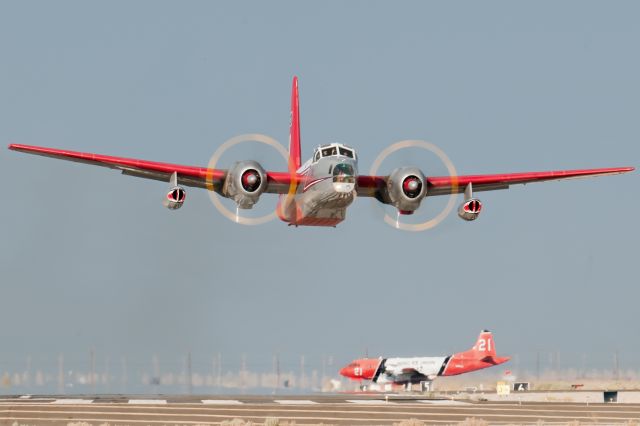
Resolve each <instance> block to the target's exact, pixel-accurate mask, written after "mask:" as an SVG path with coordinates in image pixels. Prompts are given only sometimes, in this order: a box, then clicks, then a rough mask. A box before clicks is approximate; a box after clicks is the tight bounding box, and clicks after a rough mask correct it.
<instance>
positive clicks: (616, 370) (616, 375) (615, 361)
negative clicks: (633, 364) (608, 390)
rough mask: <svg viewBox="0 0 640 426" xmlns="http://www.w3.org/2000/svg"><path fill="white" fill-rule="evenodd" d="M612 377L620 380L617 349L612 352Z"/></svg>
mask: <svg viewBox="0 0 640 426" xmlns="http://www.w3.org/2000/svg"><path fill="white" fill-rule="evenodd" d="M613 377H614V378H615V379H616V380H620V365H619V361H618V351H615V352H614V353H613Z"/></svg>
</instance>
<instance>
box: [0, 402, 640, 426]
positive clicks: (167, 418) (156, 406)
mask: <svg viewBox="0 0 640 426" xmlns="http://www.w3.org/2000/svg"><path fill="white" fill-rule="evenodd" d="M471 417H474V418H477V419H483V420H486V421H488V422H489V423H490V424H535V423H536V422H537V421H538V420H541V421H543V422H544V424H545V425H547V424H566V423H568V422H571V421H576V420H577V421H579V422H581V423H585V424H586V423H589V424H622V423H627V424H629V423H630V424H638V422H639V420H640V404H624V405H623V404H619V405H616V404H590V405H586V404H573V403H522V405H520V404H517V403H487V402H480V403H471V402H465V401H455V400H454V401H452V400H433V399H431V400H429V399H424V398H422V399H420V398H413V397H403V396H391V397H389V400H388V401H385V399H384V398H383V397H381V396H379V395H376V396H368V397H367V396H362V395H310V396H296V397H290V396H277V395H276V396H270V397H266V396H242V397H229V396H224V397H222V396H221V397H217V396H199V397H198V396H164V395H159V396H153V397H149V396H121V395H114V396H73V397H59V396H29V395H24V396H15V397H4V398H0V425H5V424H6V425H15V424H18V425H38V424H47V425H52V424H56V425H68V424H69V423H75V422H83V423H85V424H89V425H96V426H98V425H104V424H105V423H107V424H112V425H127V424H131V425H142V424H149V425H215V424H220V423H221V422H223V421H225V420H231V419H243V420H246V421H251V422H253V423H254V424H263V423H264V422H265V420H267V419H269V418H278V419H279V420H280V421H282V422H290V423H291V422H295V424H296V425H312V424H325V425H328V424H335V425H382V424H384V425H390V424H393V423H397V422H401V421H402V420H407V419H419V420H421V421H423V422H424V423H425V424H456V423H459V422H462V421H464V420H465V419H467V418H471ZM14 422H15V423H14Z"/></svg>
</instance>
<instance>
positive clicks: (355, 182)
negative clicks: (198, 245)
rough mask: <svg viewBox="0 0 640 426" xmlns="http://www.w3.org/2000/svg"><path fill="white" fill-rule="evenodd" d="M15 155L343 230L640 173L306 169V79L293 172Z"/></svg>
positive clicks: (32, 150)
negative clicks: (359, 210)
mask: <svg viewBox="0 0 640 426" xmlns="http://www.w3.org/2000/svg"><path fill="white" fill-rule="evenodd" d="M9 149H11V150H14V151H20V152H25V153H29V154H37V155H43V156H47V157H53V158H58V159H63V160H70V161H76V162H81V163H87V164H92V165H97V166H104V167H109V168H112V169H116V170H120V171H121V172H122V173H123V174H125V175H130V176H137V177H141V178H146V179H155V180H160V181H164V182H169V183H170V188H169V190H168V191H167V194H166V196H165V199H164V205H165V206H166V207H167V208H169V209H172V210H175V209H178V208H180V207H181V206H182V205H183V204H184V202H185V199H186V190H185V189H184V187H185V186H190V187H200V188H206V189H208V190H211V191H215V192H216V193H217V194H219V195H221V196H223V197H226V198H230V199H232V200H233V201H234V202H235V203H236V205H237V207H238V208H239V209H250V208H252V207H253V206H254V205H255V203H256V202H258V200H259V198H260V196H261V195H262V194H263V193H272V194H279V200H278V208H277V213H278V216H279V217H280V219H281V220H282V221H284V222H287V223H288V224H289V225H294V226H331V227H335V226H336V225H338V224H339V223H340V222H342V221H343V220H344V219H345V217H346V211H347V208H348V207H349V205H351V203H352V202H353V200H354V199H355V198H356V196H358V197H374V198H376V199H377V200H378V201H380V202H381V203H384V204H389V205H392V206H393V207H395V209H396V210H397V212H398V215H410V214H412V213H414V212H415V211H416V210H417V209H418V208H419V207H420V204H421V203H422V201H423V200H424V199H425V198H426V197H430V196H436V195H446V194H458V193H463V194H464V201H463V202H462V204H460V206H459V208H458V215H459V216H460V218H462V219H464V220H467V221H471V220H475V219H476V218H477V217H478V216H479V215H480V212H481V211H482V202H481V201H480V200H479V199H478V198H476V197H475V196H474V191H476V192H477V191H491V190H497V189H506V188H508V187H509V186H511V185H516V184H526V183H530V182H542V181H547V180H561V179H573V178H578V177H587V176H600V175H611V174H620V173H626V172H630V171H632V170H634V168H633V167H613V168H600V169H583V170H564V171H546V172H530V173H506V174H485V175H463V176H429V177H428V176H426V175H425V174H424V173H423V172H422V170H421V169H420V168H418V167H416V166H406V167H399V168H396V169H395V170H393V171H392V172H391V173H390V174H389V175H386V176H369V175H362V174H359V173H358V156H357V155H356V152H355V150H354V149H353V148H351V147H349V146H347V145H344V144H342V143H329V144H326V145H320V146H318V147H317V148H316V149H315V150H314V152H313V155H312V156H311V158H310V159H309V160H307V161H306V162H305V163H302V161H301V145H300V114H299V102H298V79H297V77H294V78H293V88H292V94H291V123H290V133H289V166H288V169H289V170H288V171H284V172H282V171H281V172H275V171H265V170H264V168H263V167H262V166H261V165H260V164H259V163H258V162H257V161H253V160H246V161H238V162H235V163H234V164H233V165H232V166H231V167H230V168H228V169H215V170H212V169H209V168H207V167H196V166H186V165H180V164H170V163H159V162H154V161H147V160H138V159H132V158H123V157H113V156H108V155H99V154H91V153H85V152H77V151H68V150H62V149H55V148H45V147H39V146H31V145H21V144H10V145H9Z"/></svg>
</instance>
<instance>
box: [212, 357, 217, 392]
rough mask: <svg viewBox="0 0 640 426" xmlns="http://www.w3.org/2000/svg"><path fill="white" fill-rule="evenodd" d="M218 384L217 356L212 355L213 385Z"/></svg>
mask: <svg viewBox="0 0 640 426" xmlns="http://www.w3.org/2000/svg"><path fill="white" fill-rule="evenodd" d="M215 385H216V357H215V356H212V357H211V387H215Z"/></svg>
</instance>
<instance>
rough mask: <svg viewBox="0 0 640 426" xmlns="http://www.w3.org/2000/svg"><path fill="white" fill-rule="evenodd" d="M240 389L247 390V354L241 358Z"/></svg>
mask: <svg viewBox="0 0 640 426" xmlns="http://www.w3.org/2000/svg"><path fill="white" fill-rule="evenodd" d="M240 387H241V388H242V389H243V390H244V389H246V388H247V354H242V356H241V357H240Z"/></svg>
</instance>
